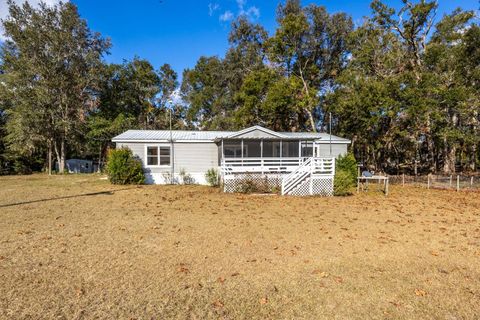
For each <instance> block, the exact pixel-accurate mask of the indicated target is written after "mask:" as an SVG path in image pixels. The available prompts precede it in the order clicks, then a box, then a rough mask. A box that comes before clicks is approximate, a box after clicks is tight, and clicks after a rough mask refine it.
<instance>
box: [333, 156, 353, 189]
mask: <svg viewBox="0 0 480 320" xmlns="http://www.w3.org/2000/svg"><path fill="white" fill-rule="evenodd" d="M335 170H336V171H343V172H345V173H348V175H349V176H350V180H351V181H352V183H353V184H354V185H356V184H357V176H358V168H357V160H356V159H355V156H354V155H353V153H347V154H346V155H343V156H339V157H338V158H337V159H336V161H335Z"/></svg>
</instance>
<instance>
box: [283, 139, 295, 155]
mask: <svg viewBox="0 0 480 320" xmlns="http://www.w3.org/2000/svg"><path fill="white" fill-rule="evenodd" d="M296 157H298V141H282V158H296Z"/></svg>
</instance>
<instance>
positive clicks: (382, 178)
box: [357, 176, 388, 196]
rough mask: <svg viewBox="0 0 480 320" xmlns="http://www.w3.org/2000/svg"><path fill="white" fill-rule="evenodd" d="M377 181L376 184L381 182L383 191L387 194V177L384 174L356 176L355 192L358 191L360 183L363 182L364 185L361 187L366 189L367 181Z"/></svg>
mask: <svg viewBox="0 0 480 320" xmlns="http://www.w3.org/2000/svg"><path fill="white" fill-rule="evenodd" d="M371 180H372V181H378V184H383V192H384V193H385V195H386V196H388V177H386V176H371V177H358V178H357V192H360V184H364V185H365V186H366V187H365V188H363V187H362V189H363V190H365V191H366V190H368V182H369V181H371Z"/></svg>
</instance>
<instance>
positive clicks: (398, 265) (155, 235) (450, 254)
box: [0, 175, 480, 319]
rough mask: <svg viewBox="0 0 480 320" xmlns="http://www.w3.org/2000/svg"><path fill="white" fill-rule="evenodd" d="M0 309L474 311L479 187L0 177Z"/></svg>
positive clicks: (290, 313)
mask: <svg viewBox="0 0 480 320" xmlns="http://www.w3.org/2000/svg"><path fill="white" fill-rule="evenodd" d="M0 318H15V319H19V318H20V319H21V318H34V319H37V318H41V319H53V318H58V319H63V318H65V319H80V318H85V319H91V318H97V319H98V318H112V319H114V318H117V319H151V318H154V319H171V318H173V319H176V318H178V319H206V318H214V319H218V318H225V319H251V318H262V319H263V318H267V319H322V318H328V319H331V318H336V319H365V318H371V319H478V318H480V194H479V193H462V192H461V193H456V192H452V191H439V190H424V189H418V188H409V187H405V188H403V189H402V188H401V187H393V189H392V192H391V195H390V196H389V197H384V196H383V195H381V194H380V193H371V194H360V195H356V196H353V197H348V198H328V199H327V198H303V199H302V198H292V197H290V198H289V197H279V196H245V195H227V194H222V193H219V192H218V191H216V190H213V189H210V188H207V187H199V186H174V187H172V186H142V187H120V186H111V185H109V184H108V182H106V181H104V180H100V179H99V177H98V176H83V175H82V176H67V177H51V178H49V177H47V176H43V175H34V176H29V177H0Z"/></svg>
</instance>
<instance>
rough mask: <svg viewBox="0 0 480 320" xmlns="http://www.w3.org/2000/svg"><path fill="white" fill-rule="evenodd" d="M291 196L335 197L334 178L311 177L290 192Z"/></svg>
mask: <svg viewBox="0 0 480 320" xmlns="http://www.w3.org/2000/svg"><path fill="white" fill-rule="evenodd" d="M310 184H311V186H310ZM289 194H290V195H293V196H309V195H318V196H324V197H330V196H333V177H312V178H310V177H309V178H307V179H305V180H304V181H303V182H302V183H300V184H299V185H298V186H297V187H295V188H294V189H293V190H292V191H290V192H289Z"/></svg>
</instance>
